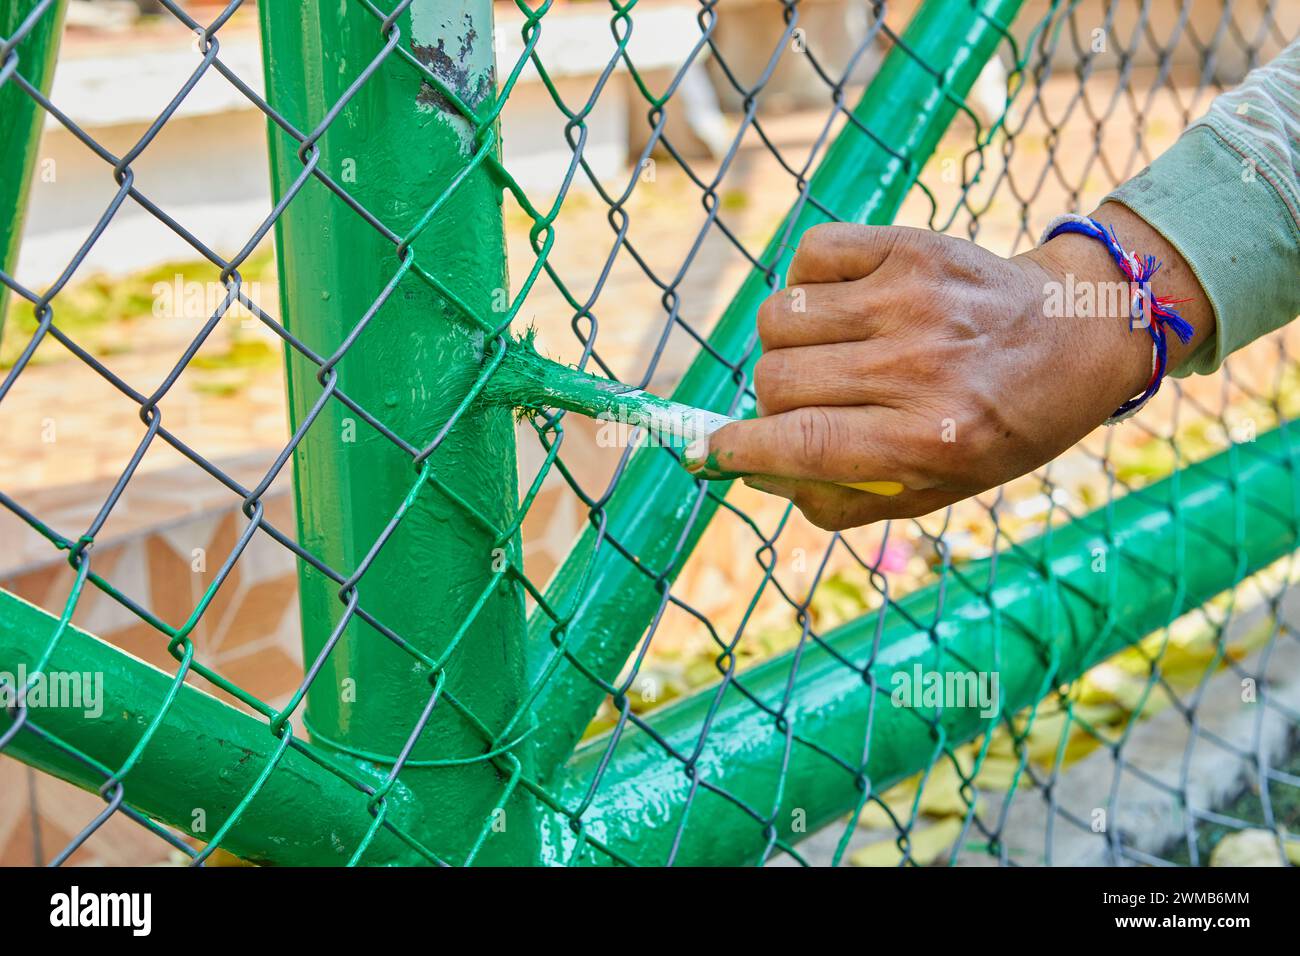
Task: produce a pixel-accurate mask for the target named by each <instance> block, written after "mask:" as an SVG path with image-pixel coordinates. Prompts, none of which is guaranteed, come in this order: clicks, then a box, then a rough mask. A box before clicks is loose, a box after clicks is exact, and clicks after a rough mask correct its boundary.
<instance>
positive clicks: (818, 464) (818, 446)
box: [793, 408, 835, 471]
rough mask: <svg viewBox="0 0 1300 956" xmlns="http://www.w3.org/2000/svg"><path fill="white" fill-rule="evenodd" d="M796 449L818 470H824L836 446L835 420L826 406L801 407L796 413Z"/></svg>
mask: <svg viewBox="0 0 1300 956" xmlns="http://www.w3.org/2000/svg"><path fill="white" fill-rule="evenodd" d="M793 424H794V440H795V443H796V444H795V450H796V451H797V452H798V454H799V455H800V456H801V457H802V459H803V461H804V462H805V463H806V464H807V465H808V466H809V467H810V468H812V469H814V470H816V471H822V470H824V469H825V468H826V467H827V465H828V464H829V463H830V461H831V457H832V451H833V449H834V447H835V441H834V437H835V436H834V430H835V426H834V422H833V421H832V420H831V416H830V415H829V414H828V413H827V411H826V409H824V408H801V409H799V410H798V411H797V412H795V413H794V423H793Z"/></svg>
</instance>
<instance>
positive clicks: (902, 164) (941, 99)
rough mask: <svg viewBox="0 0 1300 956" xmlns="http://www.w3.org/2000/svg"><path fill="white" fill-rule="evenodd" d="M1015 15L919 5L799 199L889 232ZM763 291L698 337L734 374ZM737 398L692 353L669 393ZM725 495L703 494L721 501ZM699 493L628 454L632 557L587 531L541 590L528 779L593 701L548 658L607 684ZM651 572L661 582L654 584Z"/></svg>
mask: <svg viewBox="0 0 1300 956" xmlns="http://www.w3.org/2000/svg"><path fill="white" fill-rule="evenodd" d="M1019 7H1020V0H931V2H928V3H926V4H925V5H924V6H922V7H921V9H920V10H919V11H918V12H917V13H916V15H915V16H914V17H913V18H912V20H911V22H910V23H909V24H908V27H907V30H906V31H905V32H904V34H903V36H902V38H901V42H900V43H897V44H895V46H894V48H893V50H892V51H891V52H890V54H889V55H888V57H886V59H885V62H884V64H883V65H882V67H881V69H880V72H879V73H878V74H877V75H876V77H875V79H874V80H873V81H872V82H871V85H870V86H869V87H868V89H867V91H866V92H865V93H864V94H863V97H862V100H861V102H860V103H859V104H858V105H857V107H856V108H855V109H854V111H853V115H854V117H855V118H856V121H857V122H858V123H859V124H861V127H862V128H865V129H866V130H869V131H870V132H871V136H870V137H869V136H867V135H865V134H864V133H863V132H862V131H861V129H859V128H858V127H857V126H854V125H852V124H850V125H848V126H846V127H845V129H844V130H843V131H842V132H841V133H840V135H839V136H838V137H837V138H836V140H835V142H834V144H833V145H832V146H831V147H830V149H829V150H828V151H827V154H826V157H825V159H824V160H823V161H822V163H821V165H820V166H819V167H818V169H817V171H816V173H814V175H813V176H812V179H811V182H810V186H809V193H810V194H811V195H812V196H813V197H814V198H816V199H817V200H818V201H819V202H820V203H822V204H823V205H825V206H827V207H828V208H830V209H832V210H834V212H835V213H836V215H837V216H838V218H840V219H842V220H844V221H851V222H865V223H876V224H883V223H889V222H891V221H892V220H893V218H894V215H895V213H896V212H897V211H898V207H899V205H900V204H901V203H902V201H903V197H904V196H905V195H906V194H907V192H908V190H909V189H910V188H911V187H912V184H913V183H914V182H915V181H916V177H917V175H918V174H919V173H920V170H921V166H922V165H923V164H924V163H925V161H926V160H927V159H928V158H929V156H930V154H931V153H932V152H933V151H934V148H935V146H936V144H937V143H938V142H939V138H940V137H941V136H942V135H943V132H944V130H945V129H946V128H947V126H948V123H949V122H950V121H951V120H952V118H953V115H954V114H955V113H956V111H957V108H958V107H957V103H956V101H958V100H960V99H961V98H962V97H964V96H965V94H966V92H967V91H968V90H969V89H970V87H971V84H972V83H974V81H975V78H976V77H977V76H978V75H979V72H980V70H981V69H982V68H983V66H984V63H985V62H986V61H987V60H988V58H989V56H991V55H992V53H993V52H994V50H995V49H996V48H997V44H998V41H999V40H1000V39H1002V38H1003V37H1004V36H1005V35H1006V34H1005V30H1004V27H1005V25H1007V24H1009V23H1010V22H1011V21H1012V20H1013V19H1014V17H1015V15H1016V12H1017V11H1018V9H1019ZM793 26H794V24H792V27H793ZM941 71H942V72H941ZM872 137H875V138H872ZM882 143H883V144H887V145H888V149H886V148H884V147H882V145H881V144H882ZM827 218H828V217H827V216H825V215H824V214H823V213H821V212H820V211H819V210H818V209H817V208H815V207H814V206H812V205H811V204H799V205H796V207H795V208H794V209H793V210H791V212H790V213H789V215H788V216H787V219H786V221H785V223H783V224H782V226H781V227H780V228H779V229H778V230H777V233H776V236H775V237H774V238H773V240H772V241H771V243H769V245H768V247H767V249H766V250H765V252H764V253H763V255H762V257H761V260H760V261H762V262H768V263H773V272H774V275H775V279H776V281H777V283H778V284H779V283H780V281H781V280H782V279H783V277H784V275H785V270H786V267H787V266H788V265H789V262H790V258H791V256H793V254H794V249H795V246H796V245H797V243H798V240H799V237H800V236H802V235H803V233H804V232H805V231H806V230H807V229H808V228H810V227H811V226H813V225H816V224H818V223H821V222H825V221H827ZM773 288H774V286H773V285H771V284H770V283H769V280H768V277H767V274H766V273H765V272H763V271H760V270H757V269H756V270H754V271H752V272H751V273H750V274H749V276H748V277H747V278H746V279H745V281H744V283H743V284H742V285H741V287H740V289H739V291H738V292H737V293H736V295H735V297H734V298H733V299H732V301H731V304H730V305H729V306H728V307H727V309H726V311H725V312H724V313H723V315H722V318H721V319H720V320H719V321H718V325H717V327H716V328H715V329H714V331H713V333H712V334H711V335H710V337H709V344H710V346H711V348H712V349H713V350H714V351H716V352H717V353H718V354H719V355H721V356H724V357H726V358H727V359H728V360H730V361H733V362H742V361H743V362H744V370H745V373H746V375H748V374H749V372H750V371H751V370H752V367H753V363H754V361H756V360H757V358H758V353H757V348H756V346H755V339H754V335H755V333H754V316H755V314H756V312H757V310H758V307H759V305H760V304H761V303H762V301H763V299H765V298H766V297H767V295H768V294H769V293H770V292H771V291H772V289H773ZM738 390H739V385H738V383H737V381H736V378H735V377H734V376H733V374H732V372H731V370H730V369H729V368H727V367H726V366H725V365H723V364H722V363H721V362H719V361H718V360H717V359H716V358H714V357H713V356H712V355H710V354H709V353H708V352H701V353H700V355H699V356H697V358H696V360H695V361H694V362H693V363H692V364H691V367H690V368H689V369H688V370H687V372H686V375H685V376H684V377H683V379H682V381H681V384H680V385H679V386H678V387H677V389H676V391H674V392H673V396H672V397H673V400H674V401H678V402H682V403H685V404H687V405H695V406H698V407H701V408H707V409H710V410H713V411H721V412H727V411H731V412H732V413H733V414H737V415H748V414H752V413H753V408H752V407H750V406H749V404H747V403H743V404H742V405H741V406H740V407H738V408H734V409H733V408H732V407H731V406H732V404H733V401H734V400H735V398H736V395H737V392H738ZM726 488H727V486H725V485H714V486H713V489H712V490H713V493H714V494H716V495H718V496H719V497H721V496H722V495H725V494H726ZM701 493H702V492H700V491H699V490H698V488H697V485H696V483H695V482H694V481H693V480H692V479H691V478H690V477H689V476H688V475H687V474H686V473H685V472H684V471H682V470H681V469H680V468H679V467H677V465H676V464H675V463H674V461H673V460H672V458H671V457H669V455H668V454H666V453H665V452H664V450H663V449H657V448H647V449H642V450H641V451H639V452H637V454H636V455H635V456H634V457H633V459H632V461H631V462H630V463H629V465H628V468H627V471H626V473H625V474H624V475H623V478H622V481H621V482H620V483H619V487H618V488H617V490H616V491H615V492H614V494H613V496H612V497H611V498H610V501H609V503H608V504H607V505H606V507H605V518H606V522H607V523H606V526H605V529H604V533H605V534H606V535H607V536H608V537H610V538H614V539H616V540H618V541H619V542H620V543H621V545H622V546H623V547H624V548H625V549H626V550H627V551H628V552H630V553H631V554H633V555H636V557H637V559H638V560H637V561H636V562H635V563H634V562H632V561H630V560H628V559H627V558H626V557H624V556H623V555H621V554H619V553H618V551H617V550H616V549H615V548H614V547H612V546H611V545H610V544H609V542H608V541H605V542H601V541H600V536H599V535H598V533H597V531H596V530H595V529H594V528H592V527H588V528H587V529H586V530H585V531H584V532H583V534H582V535H581V536H580V537H579V538H578V540H577V541H576V542H575V544H574V547H573V550H572V552H571V553H570V554H569V557H568V558H567V559H566V560H565V562H564V564H563V565H562V566H561V567H560V569H559V571H557V572H556V575H555V577H554V578H553V579H552V581H551V583H550V584H549V585H548V587H547V590H546V602H547V604H548V606H549V607H550V608H552V609H553V610H554V611H555V613H556V614H557V615H558V616H559V617H560V619H561V622H560V624H559V625H558V626H557V625H556V624H555V622H554V621H552V620H551V618H550V617H549V616H548V615H546V614H545V613H544V612H543V611H542V610H541V609H539V610H538V611H536V612H534V613H533V615H532V617H531V619H530V621H529V637H530V645H531V651H532V656H531V658H530V661H529V665H530V670H529V678H530V680H531V681H532V682H533V683H534V684H537V683H538V682H540V681H543V680H544V681H545V684H544V686H543V688H542V690H541V693H540V694H539V695H538V700H537V713H538V718H539V720H540V723H541V726H540V728H539V731H538V734H537V736H536V738H535V741H536V747H537V761H538V770H539V773H541V774H543V775H545V774H547V773H549V772H550V771H551V770H553V769H554V768H555V767H557V766H558V765H559V764H560V763H562V762H563V761H564V760H565V758H567V757H568V755H569V754H570V753H571V752H572V750H573V747H574V745H575V744H576V743H577V742H578V740H579V739H581V736H582V733H583V731H584V730H585V728H586V726H587V724H588V723H589V721H590V720H591V717H592V715H593V714H594V713H595V711H596V708H597V706H598V705H599V703H600V701H601V698H602V697H603V696H604V691H603V690H602V688H601V687H600V686H599V684H597V683H596V682H595V681H594V680H592V679H591V677H590V676H588V675H587V674H585V673H583V671H582V670H580V669H578V668H576V667H574V666H572V665H571V664H570V663H569V662H567V661H563V662H561V663H559V665H558V667H556V666H555V663H554V659H555V648H556V647H557V646H560V647H563V649H564V651H565V653H567V654H571V655H573V656H574V657H575V658H577V659H578V660H580V661H581V662H582V664H583V666H584V667H585V668H587V669H589V670H590V671H591V672H592V673H593V674H595V675H598V676H599V677H600V678H601V679H603V680H605V681H608V682H612V681H613V680H614V679H615V678H616V677H617V675H618V672H619V670H620V669H621V668H622V666H623V664H624V662H625V661H626V660H627V657H628V654H629V653H630V652H631V650H632V648H634V647H635V646H636V642H637V641H638V640H639V639H640V637H641V635H642V634H643V633H644V632H645V629H646V627H647V626H648V625H649V624H650V622H651V620H652V619H653V618H654V616H655V614H656V613H657V611H658V609H659V607H660V604H661V602H662V600H663V593H662V590H663V588H665V587H667V586H668V585H670V584H671V583H672V581H673V580H674V579H675V578H676V575H677V573H678V572H679V571H680V570H681V567H682V564H683V563H684V562H685V560H686V558H687V557H688V556H689V555H690V553H691V550H692V548H693V547H694V546H695V543H696V542H697V541H698V540H699V538H700V535H701V534H703V532H704V529H705V528H706V527H707V526H708V523H709V519H710V518H711V517H712V516H713V513H714V512H715V511H716V509H717V502H716V501H715V500H713V499H710V498H706V499H705V500H704V501H703V502H700V503H699V506H698V508H697V498H698V496H699V495H700V494H701ZM647 572H649V573H647ZM652 575H662V577H663V579H664V584H663V586H662V587H661V586H658V585H657V583H656V581H655V580H654V577H653V576H652ZM552 667H555V670H554V672H553V673H551V674H549V676H548V674H547V671H548V669H549V668H552Z"/></svg>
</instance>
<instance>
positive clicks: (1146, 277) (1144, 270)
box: [1038, 213, 1193, 425]
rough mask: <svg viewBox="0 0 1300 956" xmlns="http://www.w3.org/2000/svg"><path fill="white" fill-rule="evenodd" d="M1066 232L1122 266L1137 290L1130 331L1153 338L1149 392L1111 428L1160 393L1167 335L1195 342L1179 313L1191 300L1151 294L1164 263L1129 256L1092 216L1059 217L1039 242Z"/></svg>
mask: <svg viewBox="0 0 1300 956" xmlns="http://www.w3.org/2000/svg"><path fill="white" fill-rule="evenodd" d="M1066 232H1073V233H1078V234H1079V235H1081V236H1088V237H1089V238H1092V239H1096V240H1097V241H1098V242H1100V243H1101V244H1102V245H1104V246H1105V247H1106V251H1107V252H1109V253H1110V257H1111V258H1112V259H1114V260H1115V265H1117V266H1119V269H1120V271H1121V272H1123V273H1124V275H1125V277H1127V279H1128V281H1129V285H1130V287H1131V288H1132V289H1133V295H1132V298H1131V299H1130V301H1129V323H1128V327H1129V330H1130V331H1132V330H1133V329H1134V328H1136V327H1138V324H1139V323H1140V324H1141V325H1142V327H1144V328H1145V329H1146V330H1147V333H1148V334H1149V335H1150V336H1151V378H1150V379H1149V380H1148V381H1147V385H1146V388H1145V389H1143V390H1142V392H1141V393H1139V394H1138V395H1135V396H1133V397H1132V398H1130V399H1129V400H1128V401H1127V402H1125V403H1124V404H1123V405H1121V406H1120V407H1119V408H1117V409H1115V411H1114V412H1112V413H1111V416H1110V418H1108V419H1106V424H1107V425H1114V424H1116V423H1118V422H1122V421H1124V419H1126V418H1131V417H1132V416H1133V415H1135V414H1137V411H1138V409H1140V408H1141V407H1142V406H1143V405H1145V404H1146V403H1147V402H1149V401H1150V400H1151V396H1153V395H1155V393H1156V392H1158V391H1159V390H1160V383H1161V382H1162V381H1163V380H1164V377H1165V369H1166V366H1167V365H1168V361H1169V346H1168V341H1167V336H1166V333H1167V332H1168V331H1170V330H1172V331H1173V333H1174V335H1176V336H1178V340H1179V341H1180V342H1182V343H1183V344H1184V345H1186V344H1187V343H1188V342H1190V341H1191V340H1192V332H1193V329H1192V325H1191V323H1190V322H1188V321H1187V320H1186V319H1184V318H1183V317H1182V316H1181V315H1179V314H1178V309H1177V305H1178V304H1179V303H1180V302H1187V301H1188V300H1187V299H1173V298H1170V297H1169V296H1153V295H1152V294H1151V277H1152V276H1153V275H1155V274H1156V272H1157V271H1158V270H1159V269H1160V263H1159V262H1157V261H1156V257H1155V256H1141V257H1139V256H1137V255H1135V254H1134V253H1132V252H1126V251H1125V249H1124V247H1123V246H1121V245H1120V244H1119V237H1118V236H1116V235H1115V230H1114V229H1113V228H1112V229H1107V228H1106V227H1104V226H1102V224H1101V223H1099V222H1097V220H1095V219H1092V218H1090V217H1088V216H1078V215H1074V214H1073V213H1067V214H1066V215H1064V216H1057V217H1056V218H1055V219H1053V220H1052V221H1051V222H1050V223H1048V224H1047V228H1046V229H1045V230H1044V231H1043V238H1042V239H1040V240H1039V242H1038V244H1039V245H1040V246H1041V245H1042V244H1043V243H1045V242H1047V241H1048V240H1050V239H1055V238H1056V237H1057V236H1059V235H1061V234H1062V233H1066ZM1148 306H1149V307H1150V312H1151V314H1150V316H1146V314H1145V313H1146V310H1147V307H1148Z"/></svg>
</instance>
